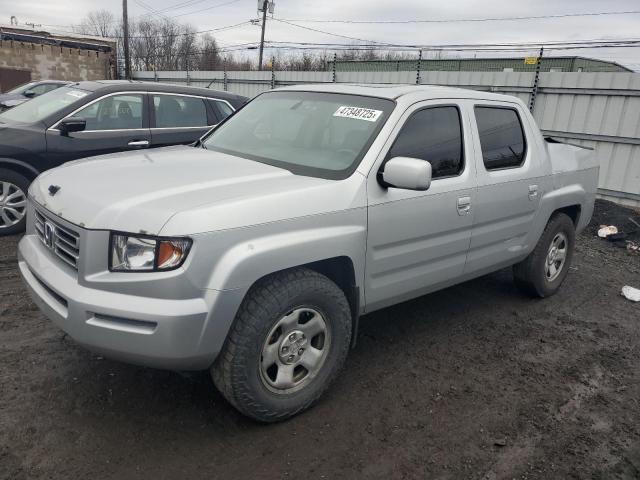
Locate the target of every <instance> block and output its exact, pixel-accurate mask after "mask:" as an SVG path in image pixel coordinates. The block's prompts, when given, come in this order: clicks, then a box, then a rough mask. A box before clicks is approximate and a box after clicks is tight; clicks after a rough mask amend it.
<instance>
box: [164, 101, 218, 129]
mask: <svg viewBox="0 0 640 480" xmlns="http://www.w3.org/2000/svg"><path fill="white" fill-rule="evenodd" d="M153 108H154V111H155V114H156V125H155V126H156V128H179V127H206V126H207V125H208V124H209V122H208V121H207V107H206V106H205V104H204V100H202V99H201V98H196V97H183V96H181V95H153Z"/></svg>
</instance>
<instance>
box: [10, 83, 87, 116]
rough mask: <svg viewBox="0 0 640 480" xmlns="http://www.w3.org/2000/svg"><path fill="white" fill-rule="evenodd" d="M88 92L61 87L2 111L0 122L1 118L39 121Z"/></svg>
mask: <svg viewBox="0 0 640 480" xmlns="http://www.w3.org/2000/svg"><path fill="white" fill-rule="evenodd" d="M88 94H89V92H85V91H84V90H80V89H78V88H72V87H61V88H58V89H56V90H52V91H50V92H47V93H45V94H43V95H40V96H39V97H36V98H34V99H33V100H29V101H28V102H25V103H22V104H20V105H18V106H16V107H13V108H12V109H10V110H7V111H6V112H3V113H2V114H0V122H2V121H3V120H6V121H10V122H18V123H35V122H41V121H42V120H44V119H45V118H47V117H48V116H49V115H51V114H52V113H55V112H58V111H60V110H62V109H63V108H65V107H67V106H68V105H71V104H72V103H74V102H77V101H79V100H80V99H81V98H83V97H85V96H87V95H88Z"/></svg>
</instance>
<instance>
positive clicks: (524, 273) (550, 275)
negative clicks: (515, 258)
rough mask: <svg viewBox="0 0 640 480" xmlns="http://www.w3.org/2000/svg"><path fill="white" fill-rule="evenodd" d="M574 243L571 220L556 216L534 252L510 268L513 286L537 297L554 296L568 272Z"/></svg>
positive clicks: (561, 215)
mask: <svg viewBox="0 0 640 480" xmlns="http://www.w3.org/2000/svg"><path fill="white" fill-rule="evenodd" d="M574 244H575V227H574V225H573V221H572V220H571V219H570V218H569V217H568V216H567V215H565V214H564V213H557V214H555V215H554V216H553V217H551V220H549V223H547V226H546V227H545V229H544V232H543V233H542V236H541V237H540V240H538V243H537V245H536V248H535V249H534V250H533V252H531V253H530V254H529V256H528V257H527V258H525V259H524V260H523V261H522V262H520V263H518V264H516V265H514V266H513V276H514V279H515V282H516V286H517V287H518V288H519V289H520V290H521V291H523V292H524V293H527V294H529V295H532V296H537V297H548V296H550V295H553V294H554V293H556V292H557V291H558V289H559V288H560V285H562V282H563V281H564V279H565V277H566V276H567V274H568V273H569V265H571V259H572V257H573V248H574Z"/></svg>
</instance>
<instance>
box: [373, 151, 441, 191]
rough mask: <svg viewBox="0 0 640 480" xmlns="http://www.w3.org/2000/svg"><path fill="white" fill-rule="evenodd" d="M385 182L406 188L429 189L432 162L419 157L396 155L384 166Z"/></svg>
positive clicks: (383, 176) (383, 175)
mask: <svg viewBox="0 0 640 480" xmlns="http://www.w3.org/2000/svg"><path fill="white" fill-rule="evenodd" d="M382 179H383V180H384V183H386V184H387V185H389V186H391V187H395V188H403V189H405V190H421V191H422V190H428V189H429V187H430V186H431V164H430V163H429V162H426V161H424V160H420V159H418V158H410V157H394V158H392V159H391V160H389V161H388V162H387V163H386V165H385V166H384V172H382Z"/></svg>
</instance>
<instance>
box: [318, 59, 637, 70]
mask: <svg viewBox="0 0 640 480" xmlns="http://www.w3.org/2000/svg"><path fill="white" fill-rule="evenodd" d="M417 65H418V61H417V59H416V60H373V61H368V60H362V61H360V60H355V61H340V60H338V61H337V62H336V71H338V72H371V71H374V72H400V71H410V70H416V68H417ZM332 69H333V62H332V61H331V62H328V66H327V70H332ZM505 69H508V70H507V71H512V70H513V71H514V72H533V71H535V69H536V66H535V64H527V63H525V60H524V57H521V58H463V59H445V60H432V59H426V60H424V59H423V60H422V62H421V65H420V70H422V71H449V72H455V71H463V72H503V71H505ZM509 69H512V70H509ZM540 70H541V71H542V72H549V71H554V72H555V71H557V72H629V71H630V70H628V69H626V68H624V67H622V66H620V65H618V64H615V63H611V62H605V61H603V60H595V59H591V58H582V57H556V58H553V57H548V58H543V59H542V63H541V66H540Z"/></svg>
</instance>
